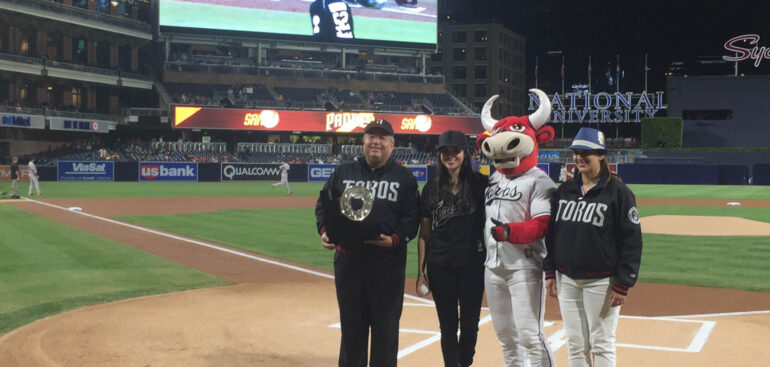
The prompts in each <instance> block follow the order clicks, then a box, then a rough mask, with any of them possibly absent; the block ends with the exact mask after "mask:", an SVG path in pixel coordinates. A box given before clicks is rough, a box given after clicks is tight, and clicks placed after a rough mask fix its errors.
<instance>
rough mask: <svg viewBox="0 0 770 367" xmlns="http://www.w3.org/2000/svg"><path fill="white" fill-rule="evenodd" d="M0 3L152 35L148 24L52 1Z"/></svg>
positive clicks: (1, 0)
mask: <svg viewBox="0 0 770 367" xmlns="http://www.w3.org/2000/svg"><path fill="white" fill-rule="evenodd" d="M0 3H10V4H15V5H20V6H23V7H25V8H30V9H34V10H43V11H49V12H53V13H57V14H61V15H67V16H72V17H77V18H80V19H84V20H89V21H93V22H99V23H106V24H110V25H114V26H118V27H122V28H128V29H131V30H135V31H140V32H145V33H148V34H151V33H152V26H151V25H150V24H149V23H143V22H140V21H137V20H133V19H126V18H121V17H116V16H114V15H109V14H105V13H100V12H95V11H90V10H86V9H81V8H78V7H74V6H70V5H63V4H59V3H57V2H54V1H48V0H0Z"/></svg>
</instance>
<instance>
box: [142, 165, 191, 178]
mask: <svg viewBox="0 0 770 367" xmlns="http://www.w3.org/2000/svg"><path fill="white" fill-rule="evenodd" d="M139 181H192V182H195V181H198V163H188V162H173V163H171V162H140V163H139Z"/></svg>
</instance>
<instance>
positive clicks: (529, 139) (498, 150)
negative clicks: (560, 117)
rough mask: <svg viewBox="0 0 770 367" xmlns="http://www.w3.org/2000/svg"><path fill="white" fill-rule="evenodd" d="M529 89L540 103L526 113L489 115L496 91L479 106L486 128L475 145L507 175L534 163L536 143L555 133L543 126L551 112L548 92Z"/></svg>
mask: <svg viewBox="0 0 770 367" xmlns="http://www.w3.org/2000/svg"><path fill="white" fill-rule="evenodd" d="M529 91H530V92H532V93H535V95H537V98H538V100H539V101H540V107H538V109H537V111H535V112H534V113H532V114H531V115H529V116H509V117H506V118H503V119H501V120H495V119H494V118H492V105H493V104H494V102H495V100H496V99H497V98H498V97H499V95H494V96H492V98H490V99H489V100H488V101H487V103H485V104H484V108H483V109H482V110H481V124H482V126H483V127H484V129H485V130H486V131H485V132H484V134H482V135H479V137H478V138H477V139H476V145H477V146H478V147H479V148H480V149H481V151H482V152H483V153H484V155H486V156H487V157H489V159H491V160H492V162H493V163H494V165H495V168H496V169H497V170H498V171H500V173H502V174H504V175H506V176H516V175H519V174H521V173H524V172H526V171H528V170H529V169H530V168H532V167H534V166H536V165H537V155H538V148H537V146H538V144H539V143H545V142H547V141H550V140H551V139H553V137H554V131H553V128H552V127H550V126H543V125H545V123H546V122H547V121H548V118H549V117H550V115H551V102H550V101H549V100H548V95H546V94H545V92H543V91H541V90H540V89H530V90H529Z"/></svg>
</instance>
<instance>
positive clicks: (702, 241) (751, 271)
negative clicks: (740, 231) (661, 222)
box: [639, 234, 770, 292]
mask: <svg viewBox="0 0 770 367" xmlns="http://www.w3.org/2000/svg"><path fill="white" fill-rule="evenodd" d="M643 236H644V248H643V250H642V265H641V269H640V272H639V281H641V282H649V283H666V284H686V285H696V286H704V287H723V288H736V289H747V290H753V291H762V292H770V270H768V264H770V237H749V236H746V237H718V236H668V235H659V234H645V235H643Z"/></svg>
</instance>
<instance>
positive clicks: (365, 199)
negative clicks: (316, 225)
mask: <svg viewBox="0 0 770 367" xmlns="http://www.w3.org/2000/svg"><path fill="white" fill-rule="evenodd" d="M321 202H322V205H323V208H324V212H325V213H326V215H327V220H326V235H327V236H328V237H329V242H331V243H334V244H336V245H339V246H342V247H343V248H345V249H348V250H353V249H355V248H356V247H359V246H361V245H362V244H363V243H364V241H366V240H371V239H375V238H378V237H379V233H377V232H376V231H375V230H374V228H372V225H371V223H370V221H369V220H367V218H368V217H369V214H371V212H372V208H373V207H374V197H373V196H372V193H371V191H369V189H367V188H366V187H363V186H350V187H348V188H347V189H345V191H343V192H342V195H340V196H339V197H335V195H334V193H333V191H332V190H331V189H327V190H324V191H322V192H321Z"/></svg>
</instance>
